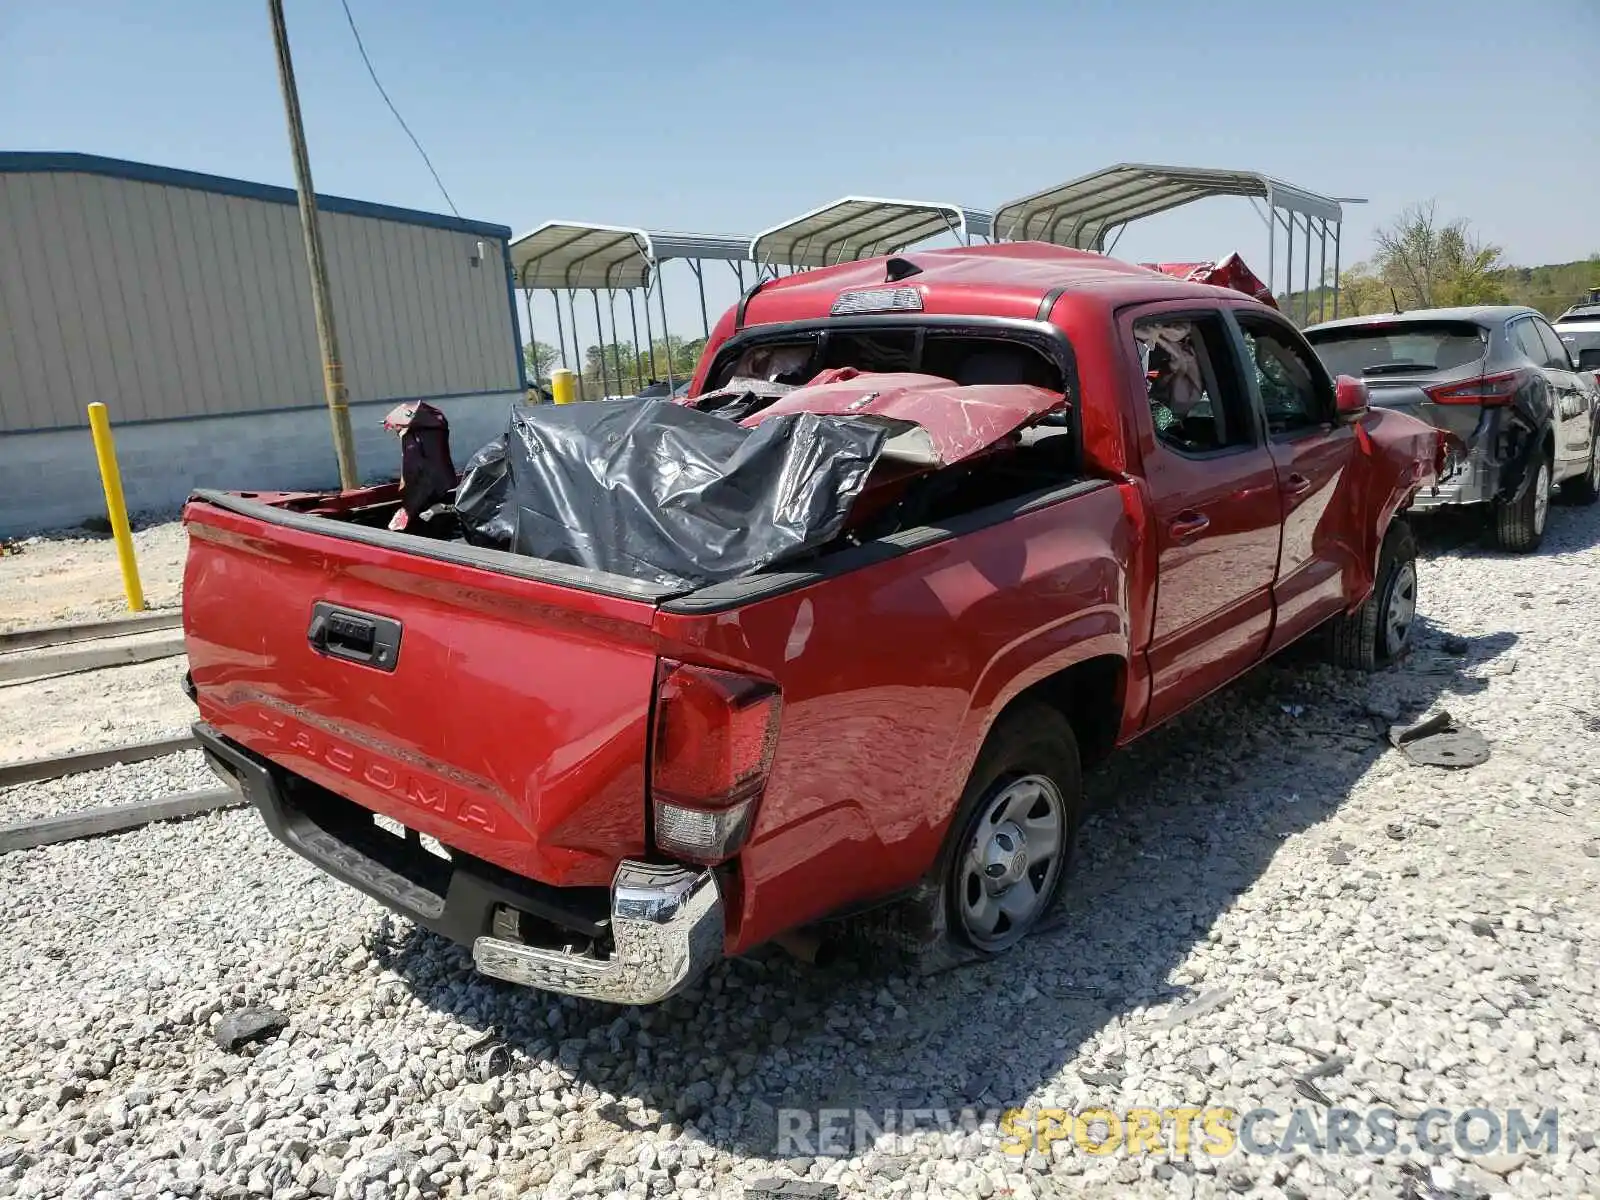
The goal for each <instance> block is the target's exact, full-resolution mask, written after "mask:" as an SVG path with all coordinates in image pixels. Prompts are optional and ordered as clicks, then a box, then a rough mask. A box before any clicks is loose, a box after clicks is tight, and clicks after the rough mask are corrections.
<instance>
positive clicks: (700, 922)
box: [472, 861, 723, 1004]
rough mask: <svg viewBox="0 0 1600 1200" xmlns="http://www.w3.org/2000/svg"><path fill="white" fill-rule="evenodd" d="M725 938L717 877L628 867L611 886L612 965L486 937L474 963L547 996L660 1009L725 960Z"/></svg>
mask: <svg viewBox="0 0 1600 1200" xmlns="http://www.w3.org/2000/svg"><path fill="white" fill-rule="evenodd" d="M722 933H723V912H722V895H721V893H720V892H719V891H718V889H717V879H716V876H715V875H713V874H712V873H711V872H710V871H699V872H695V871H689V870H686V869H684V868H682V867H660V866H652V865H650V864H648V863H638V862H628V861H624V862H623V863H622V865H621V866H619V867H618V868H617V875H616V879H615V880H614V881H613V882H612V885H611V937H612V943H613V948H612V952H611V957H610V958H609V959H607V960H600V959H594V958H585V957H583V956H580V955H575V954H569V953H566V952H564V951H561V950H550V949H542V948H540V947H538V946H529V945H526V944H524V943H522V942H515V941H510V940H507V939H504V938H496V937H480V938H479V939H478V940H477V941H476V942H475V943H474V944H473V947H472V961H473V962H474V963H476V964H477V967H478V970H480V971H482V972H483V973H484V974H485V975H492V976H494V977H495V978H496V979H505V980H509V981H510V982H511V983H521V984H526V985H527V986H528V987H536V988H541V989H543V990H544V991H547V992H563V993H565V994H566V995H569V996H586V997H588V998H589V999H591V1000H608V1001H610V1002H612V1003H614V1004H654V1003H656V1002H657V1001H658V1000H665V999H666V998H667V997H668V996H671V995H673V994H674V993H676V992H678V991H680V990H682V989H683V988H684V987H685V986H687V985H688V984H689V983H691V982H693V981H694V979H695V978H696V977H698V976H699V975H700V974H701V973H702V972H703V971H705V969H706V968H707V967H709V966H710V965H711V964H712V963H713V962H715V961H716V960H717V959H718V958H719V957H720V956H721V954H722Z"/></svg>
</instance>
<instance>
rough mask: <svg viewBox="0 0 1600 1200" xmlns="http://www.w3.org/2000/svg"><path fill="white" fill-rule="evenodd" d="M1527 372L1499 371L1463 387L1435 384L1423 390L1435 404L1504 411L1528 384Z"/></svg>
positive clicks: (1471, 381)
mask: <svg viewBox="0 0 1600 1200" xmlns="http://www.w3.org/2000/svg"><path fill="white" fill-rule="evenodd" d="M1528 375H1529V372H1527V371H1522V370H1518V371H1501V372H1500V373H1499V374H1497V375H1480V376H1479V377H1478V378H1477V379H1469V380H1467V381H1466V382H1465V383H1437V384H1434V385H1433V386H1432V387H1426V388H1423V389H1422V390H1423V391H1424V392H1426V393H1427V394H1428V399H1430V400H1432V401H1433V402H1434V403H1435V404H1480V405H1482V406H1483V407H1484V408H1504V407H1506V406H1507V405H1509V404H1510V403H1511V402H1512V401H1513V400H1514V399H1516V396H1517V391H1518V390H1519V389H1520V388H1521V387H1522V385H1523V384H1524V383H1525V382H1526V381H1527V378H1528Z"/></svg>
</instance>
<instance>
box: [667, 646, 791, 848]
mask: <svg viewBox="0 0 1600 1200" xmlns="http://www.w3.org/2000/svg"><path fill="white" fill-rule="evenodd" d="M662 666H663V670H662V673H661V676H660V683H659V684H658V685H657V689H656V727H655V744H654V747H653V750H652V753H651V762H650V802H651V806H652V812H653V814H654V817H655V840H656V845H657V846H658V847H659V848H660V849H661V850H662V851H664V852H665V853H667V854H671V855H675V856H678V857H681V858H686V859H689V860H691V861H693V862H700V863H718V862H722V861H723V860H724V859H726V858H728V857H729V856H730V855H732V854H734V853H735V852H736V851H737V850H738V849H739V846H740V845H741V844H742V843H743V842H744V838H745V835H746V834H747V833H748V832H749V829H750V819H751V817H752V816H753V815H754V810H755V805H756V801H757V800H758V799H760V797H761V790H762V788H763V787H765V786H766V782H767V771H768V770H769V769H770V768H771V766H772V753H773V750H774V749H775V748H776V746H777V743H778V717H779V714H780V712H781V710H782V707H783V701H782V695H781V693H780V692H779V690H778V689H777V687H776V686H774V685H773V684H771V683H768V682H767V681H766V680H764V679H757V678H755V677H754V676H750V675H741V674H739V673H738V672H735V671H719V670H715V669H713V668H711V667H696V666H691V665H689V664H687V663H677V662H670V661H669V662H664V663H663V664H662Z"/></svg>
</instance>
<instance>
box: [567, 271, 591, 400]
mask: <svg viewBox="0 0 1600 1200" xmlns="http://www.w3.org/2000/svg"><path fill="white" fill-rule="evenodd" d="M567 316H568V317H570V318H571V319H572V373H573V374H574V375H576V376H577V377H578V399H579V400H584V399H587V397H586V396H585V395H584V387H583V347H582V346H581V345H580V344H579V342H578V289H577V288H568V289H567Z"/></svg>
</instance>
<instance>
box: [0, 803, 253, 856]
mask: <svg viewBox="0 0 1600 1200" xmlns="http://www.w3.org/2000/svg"><path fill="white" fill-rule="evenodd" d="M244 803H245V799H244V797H243V796H241V795H240V794H239V793H238V792H237V791H235V790H234V789H233V788H207V789H205V790H204V791H199V792H179V793H178V794H177V795H174V796H163V797H161V798H160V799H159V800H141V801H138V802H137V803H134V804H114V805H111V806H110V807H107V808H89V809H85V810H83V811H82V812H74V813H63V814H61V815H60V816H56V817H41V818H38V819H36V820H32V821H16V822H13V823H12V824H10V825H0V854H9V853H11V852H12V851H14V850H32V849H35V848H36V847H39V846H53V845H55V844H56V843H58V842H72V841H77V840H78V839H80V838H90V837H99V836H100V835H101V834H106V833H122V832H124V831H126V830H129V829H138V828H140V827H141V826H144V825H149V824H152V823H154V822H156V821H171V820H174V819H176V818H179V817H193V816H198V815H200V814H201V813H208V812H215V811H216V810H217V809H221V808H237V807H239V806H241V805H243V804H244Z"/></svg>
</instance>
